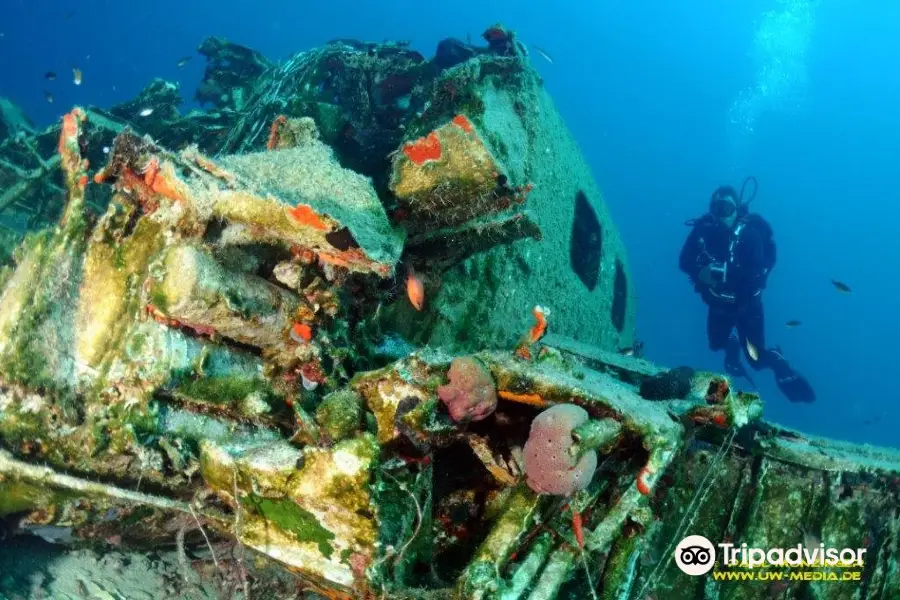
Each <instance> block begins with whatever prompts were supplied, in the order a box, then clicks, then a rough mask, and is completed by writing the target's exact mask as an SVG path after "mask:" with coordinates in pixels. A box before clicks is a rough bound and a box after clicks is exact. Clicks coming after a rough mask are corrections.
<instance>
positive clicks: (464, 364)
mask: <svg viewBox="0 0 900 600" xmlns="http://www.w3.org/2000/svg"><path fill="white" fill-rule="evenodd" d="M447 376H448V377H449V378H450V383H449V384H448V385H442V386H441V387H439V388H438V391H437V393H438V397H439V398H440V399H441V400H442V401H443V402H444V404H446V405H447V410H448V411H449V412H450V418H451V419H453V420H454V421H457V422H459V421H480V420H481V419H484V418H485V417H487V416H488V415H490V414H491V413H492V412H494V409H495V408H497V388H496V387H494V378H493V377H491V373H490V372H489V371H488V370H487V368H485V366H484V365H483V364H481V363H480V362H479V361H478V360H477V359H475V358H472V357H471V356H463V357H460V358H456V359H454V360H453V362H452V363H450V371H449V372H448V373H447Z"/></svg>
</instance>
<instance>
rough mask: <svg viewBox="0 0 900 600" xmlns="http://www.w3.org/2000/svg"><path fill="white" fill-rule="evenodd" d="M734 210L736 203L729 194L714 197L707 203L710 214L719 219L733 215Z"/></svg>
mask: <svg viewBox="0 0 900 600" xmlns="http://www.w3.org/2000/svg"><path fill="white" fill-rule="evenodd" d="M736 210H737V203H735V201H734V200H733V199H732V198H731V197H730V196H725V197H719V198H715V199H714V200H713V201H712V202H710V203H709V212H710V214H712V215H713V216H714V217H718V218H720V219H727V218H728V217H730V216H731V215H733V214H734V212H735V211H736Z"/></svg>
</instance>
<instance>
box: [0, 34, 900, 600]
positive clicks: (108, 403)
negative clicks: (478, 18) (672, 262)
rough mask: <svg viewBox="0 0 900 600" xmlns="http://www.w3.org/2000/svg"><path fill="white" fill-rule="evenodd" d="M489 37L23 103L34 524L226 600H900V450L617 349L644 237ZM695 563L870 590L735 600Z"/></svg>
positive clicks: (18, 471)
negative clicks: (861, 558) (191, 579)
mask: <svg viewBox="0 0 900 600" xmlns="http://www.w3.org/2000/svg"><path fill="white" fill-rule="evenodd" d="M483 38H484V40H485V44H482V45H477V46H476V45H472V44H469V43H465V42H462V41H459V40H454V39H448V40H444V41H443V42H441V43H440V45H439V46H438V48H437V51H436V53H435V56H434V57H432V58H430V59H426V58H425V57H423V56H422V55H421V54H419V53H418V52H416V51H414V50H412V49H411V48H410V47H409V46H408V44H405V43H383V44H374V43H363V42H358V41H354V40H336V41H334V42H332V43H329V44H327V45H325V46H323V47H321V48H317V49H313V50H310V51H307V52H303V53H299V54H297V55H295V56H294V57H292V58H291V59H290V60H287V61H285V62H283V63H281V64H275V63H273V62H270V61H269V60H267V59H266V58H265V57H263V56H262V55H260V54H259V53H257V52H255V51H253V50H251V49H248V48H244V47H242V46H239V45H236V44H233V43H230V42H227V41H225V40H221V39H218V38H210V39H208V40H206V41H205V42H204V43H203V44H202V46H201V47H200V48H199V51H200V53H201V54H203V55H205V57H206V59H207V67H206V73H205V76H204V79H203V82H202V83H201V85H200V87H199V88H198V90H197V92H196V98H197V100H199V101H200V102H201V103H202V104H203V106H204V108H203V109H197V110H192V111H191V112H188V113H186V114H182V113H181V112H180V111H179V110H178V108H177V107H178V105H179V104H180V103H181V101H182V99H181V96H180V91H179V89H178V86H177V85H176V84H173V83H169V82H165V81H161V80H157V81H154V82H153V83H151V84H150V85H149V86H148V87H147V88H146V89H145V90H144V91H143V92H142V93H141V94H140V95H139V97H137V98H135V99H134V100H133V101H131V102H128V103H126V104H123V105H118V106H115V107H112V108H110V109H101V108H97V107H76V108H74V109H73V110H71V112H69V113H68V114H66V115H65V117H64V118H63V120H62V122H61V123H59V124H58V125H56V126H53V127H50V128H48V129H47V130H44V131H37V130H35V128H34V127H32V126H31V125H30V124H29V123H28V122H27V119H24V117H23V116H22V115H21V114H20V113H17V112H16V111H15V110H14V107H11V106H10V105H4V107H5V108H4V110H3V113H2V114H3V122H2V124H0V139H2V143H0V211H2V212H0V220H2V228H0V249H2V252H0V258H2V259H3V262H4V265H5V266H4V267H3V271H2V275H0V283H2V295H0V516H2V517H3V519H4V521H5V522H6V523H7V527H13V528H15V529H17V530H20V531H24V532H28V531H31V530H37V529H40V530H41V531H42V532H44V533H45V534H46V532H47V531H58V532H65V536H64V537H65V538H66V539H67V543H69V544H71V545H73V546H90V547H93V548H98V549H100V550H102V549H103V548H106V547H110V546H111V545H115V546H116V547H126V548H134V549H136V550H137V551H140V550H142V549H148V548H156V547H171V548H178V549H179V551H180V552H184V551H185V548H188V549H191V548H193V549H195V551H196V552H198V553H205V554H200V555H202V556H205V557H206V558H205V559H204V560H201V561H195V564H194V565H193V566H192V568H194V569H197V568H200V567H198V566H197V563H204V562H205V563H206V565H205V567H206V568H205V569H202V570H203V571H204V572H205V573H206V574H207V576H208V577H210V578H212V579H215V580H216V581H217V583H218V585H219V586H220V589H221V590H222V597H225V598H228V597H243V598H247V597H250V598H331V599H352V598H358V599H364V598H401V599H402V598H407V599H428V598H432V599H439V598H461V599H462V598H475V599H502V600H517V599H522V600H525V599H530V600H540V599H548V600H549V599H553V598H603V599H635V600H647V599H650V598H652V599H655V600H665V599H689V598H694V599H698V598H717V599H722V600H726V599H728V600H730V599H742V598H746V599H759V598H816V599H826V598H827V599H839V598H856V599H873V600H874V599H878V600H886V599H889V598H900V566H898V560H897V559H898V553H900V517H898V507H900V456H898V453H896V452H894V451H890V450H886V449H878V448H872V447H868V446H860V445H852V444H848V443H844V442H840V441H835V440H828V439H821V438H815V437H812V436H808V435H806V434H804V433H802V432H798V431H792V430H788V429H786V428H783V427H780V426H777V425H775V424H772V423H767V422H766V421H765V420H763V418H762V413H763V410H762V407H763V405H762V401H761V400H760V398H758V397H757V396H756V395H754V394H749V393H744V392H742V391H741V390H740V389H737V388H735V387H734V386H733V384H732V382H731V381H730V380H729V379H728V378H727V377H725V376H723V375H721V374H717V373H707V372H701V371H695V370H694V369H691V368H689V367H686V366H678V367H675V368H665V367H662V366H657V365H655V364H653V363H651V362H649V361H647V360H645V359H644V358H642V357H641V356H640V353H639V352H637V353H633V352H630V351H626V352H623V349H625V348H629V347H632V346H635V345H636V344H637V342H636V341H635V340H634V321H635V311H636V305H635V302H634V292H633V290H632V289H631V285H630V279H629V268H628V261H627V256H626V253H625V247H624V245H623V242H622V240H621V239H620V238H619V237H618V234H617V232H616V229H615V226H614V224H613V223H612V221H611V218H610V216H609V213H608V211H607V209H606V207H605V204H604V201H603V198H602V195H601V193H600V191H599V189H598V187H597V185H596V183H595V182H594V180H593V178H592V176H591V174H590V171H589V169H588V167H587V166H586V164H585V163H584V161H583V159H582V157H581V155H580V152H579V150H578V148H577V145H576V144H575V142H574V140H573V138H572V136H571V135H570V134H569V132H568V130H567V129H566V126H565V124H564V122H563V121H562V119H561V117H560V116H559V114H558V113H557V112H556V110H555V108H554V107H553V104H552V101H551V99H550V97H549V96H548V94H547V92H546V91H545V90H544V88H543V85H542V81H541V79H540V77H539V76H538V75H537V73H536V72H535V71H534V70H533V69H532V68H531V66H530V64H529V57H528V55H527V52H526V51H525V49H524V47H523V46H522V45H521V44H520V43H519V42H518V41H517V40H516V38H515V35H514V33H513V32H511V31H509V30H507V29H505V28H503V27H502V26H499V25H498V26H494V27H491V28H489V29H488V30H487V31H486V32H485V33H484V36H483ZM147 109H152V114H150V115H149V116H142V115H146V114H147ZM687 535H703V536H705V537H707V538H708V539H710V540H713V541H714V542H718V541H721V540H729V541H731V542H733V543H736V544H741V543H747V544H750V545H758V546H766V547H775V546H781V547H792V546H794V545H796V544H797V543H799V542H803V540H804V536H806V537H807V538H811V539H815V540H817V542H816V543H818V540H821V542H822V543H824V544H826V545H833V546H837V547H853V548H865V549H866V550H867V554H866V556H867V559H866V562H865V565H864V567H862V575H861V577H860V579H859V580H857V581H808V580H807V581H803V580H800V581H790V582H771V581H715V580H713V579H712V578H709V577H692V576H689V575H686V574H685V573H683V572H682V571H681V570H679V569H678V568H677V567H676V565H675V563H674V561H673V558H672V556H673V550H674V548H675V545H676V544H677V543H678V542H679V541H680V540H681V539H682V538H684V537H685V536H687ZM0 543H2V542H0ZM201 567H202V565H201ZM79 589H80V593H81V595H79V593H78V592H73V594H72V596H71V597H72V598H79V597H85V598H87V597H90V598H94V597H97V598H114V599H117V598H123V597H124V596H121V595H116V592H115V590H112V589H105V588H101V587H100V586H98V585H96V584H94V583H91V582H90V581H85V582H80V583H79ZM2 596H3V594H2V592H0V597H2ZM173 597H182V596H180V595H176V596H173Z"/></svg>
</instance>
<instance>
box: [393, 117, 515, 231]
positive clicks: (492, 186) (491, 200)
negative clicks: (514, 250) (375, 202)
mask: <svg viewBox="0 0 900 600" xmlns="http://www.w3.org/2000/svg"><path fill="white" fill-rule="evenodd" d="M393 165H394V166H393V174H392V179H391V189H392V191H393V192H394V194H395V195H396V196H397V199H398V201H399V203H400V208H401V209H402V210H403V211H404V215H403V221H405V222H408V223H409V226H408V228H409V229H410V231H411V232H412V233H417V232H420V231H423V230H426V231H427V230H435V229H442V228H445V227H450V226H458V225H462V224H463V223H465V222H466V221H470V220H472V219H475V218H478V217H483V216H486V215H489V214H492V213H496V212H500V211H503V210H506V209H507V208H509V207H510V206H512V205H513V204H520V203H522V202H523V201H524V199H525V194H526V193H527V191H525V190H524V189H523V190H514V189H512V188H509V187H508V186H507V183H506V182H507V180H508V177H507V176H506V175H503V174H501V172H500V167H499V165H498V164H497V162H496V161H495V159H494V158H493V157H492V156H491V154H490V152H489V151H488V150H487V148H486V147H485V145H484V143H483V142H482V141H481V138H480V137H479V134H478V132H477V131H476V130H475V127H474V125H473V124H472V122H471V121H470V120H469V118H468V117H467V116H466V115H463V114H460V115H456V116H455V117H454V118H453V119H452V120H451V121H450V122H449V123H447V124H445V125H443V126H441V127H439V128H437V129H435V130H434V131H432V132H431V133H429V134H428V135H427V136H425V137H423V138H419V139H418V140H414V141H412V142H409V143H407V144H405V145H404V146H403V147H402V149H401V151H400V152H398V153H397V154H396V155H395V157H394V163H393Z"/></svg>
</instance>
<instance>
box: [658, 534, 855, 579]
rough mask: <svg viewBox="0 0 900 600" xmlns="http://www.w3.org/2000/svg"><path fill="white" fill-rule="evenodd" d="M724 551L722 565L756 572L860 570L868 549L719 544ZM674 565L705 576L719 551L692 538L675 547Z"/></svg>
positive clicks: (699, 536) (821, 545) (702, 539)
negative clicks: (779, 569) (776, 569)
mask: <svg viewBox="0 0 900 600" xmlns="http://www.w3.org/2000/svg"><path fill="white" fill-rule="evenodd" d="M719 547H720V548H721V549H722V556H723V560H722V562H723V564H725V565H727V566H729V567H743V568H750V569H755V568H758V567H767V566H768V567H772V566H778V567H784V566H788V567H842V568H843V567H852V566H856V567H861V566H862V565H863V557H864V556H865V553H866V549H865V548H857V549H853V548H843V549H840V550H838V549H837V548H826V547H825V545H824V544H819V547H818V548H809V547H804V546H803V545H802V544H797V546H796V547H793V548H789V549H787V550H785V549H783V548H771V549H769V550H768V552H767V551H765V550H763V549H762V548H753V547H748V546H747V544H741V546H740V547H736V546H735V545H734V544H719ZM675 563H676V564H677V565H678V568H679V569H681V570H682V571H683V572H684V573H686V574H688V575H705V574H706V573H709V572H710V571H711V570H712V568H713V567H714V566H715V564H716V548H715V546H714V545H713V543H712V542H710V541H709V540H708V539H706V538H705V537H703V536H702V535H689V536H688V537H686V538H684V539H683V540H681V542H680V543H679V544H678V546H676V547H675Z"/></svg>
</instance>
